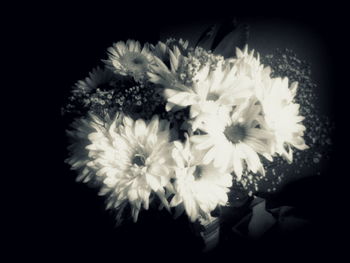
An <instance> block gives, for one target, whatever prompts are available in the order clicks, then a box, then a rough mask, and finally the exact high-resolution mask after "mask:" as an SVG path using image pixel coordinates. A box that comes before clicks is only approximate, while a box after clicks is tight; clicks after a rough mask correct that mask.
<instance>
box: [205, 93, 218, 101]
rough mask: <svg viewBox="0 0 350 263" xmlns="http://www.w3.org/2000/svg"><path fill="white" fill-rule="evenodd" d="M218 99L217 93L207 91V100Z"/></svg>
mask: <svg viewBox="0 0 350 263" xmlns="http://www.w3.org/2000/svg"><path fill="white" fill-rule="evenodd" d="M218 99H219V95H218V94H216V93H209V94H208V95H207V100H212V101H216V100H218Z"/></svg>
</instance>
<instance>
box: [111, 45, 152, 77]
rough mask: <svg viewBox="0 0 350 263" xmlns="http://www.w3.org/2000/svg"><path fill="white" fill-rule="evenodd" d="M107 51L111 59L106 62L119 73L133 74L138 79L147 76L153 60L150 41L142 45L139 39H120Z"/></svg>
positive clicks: (124, 74)
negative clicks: (124, 40)
mask: <svg viewBox="0 0 350 263" xmlns="http://www.w3.org/2000/svg"><path fill="white" fill-rule="evenodd" d="M107 51H108V55H109V59H108V60H106V61H105V62H106V64H107V65H109V67H110V68H112V69H113V70H114V72H116V73H117V74H120V75H123V76H132V77H133V78H134V79H135V80H137V81H140V80H142V79H144V78H145V77H146V72H147V70H148V68H149V66H150V64H151V63H152V62H153V54H152V53H151V51H150V48H149V44H148V43H146V44H145V45H144V46H143V47H141V44H140V42H138V41H134V40H127V41H126V43H125V42H123V41H119V42H117V43H115V44H114V45H113V46H112V47H110V48H108V50H107Z"/></svg>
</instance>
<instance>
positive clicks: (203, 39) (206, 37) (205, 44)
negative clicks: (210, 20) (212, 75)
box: [195, 24, 219, 50]
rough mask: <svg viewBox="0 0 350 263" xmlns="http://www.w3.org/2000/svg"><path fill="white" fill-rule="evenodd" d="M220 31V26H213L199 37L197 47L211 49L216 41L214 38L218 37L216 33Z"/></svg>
mask: <svg viewBox="0 0 350 263" xmlns="http://www.w3.org/2000/svg"><path fill="white" fill-rule="evenodd" d="M218 29H219V25H218V24H214V25H211V26H210V27H208V28H207V29H206V30H204V32H203V33H202V34H201V36H200V37H199V39H198V41H197V43H196V45H195V47H197V46H200V47H202V48H204V49H207V50H209V49H211V46H212V43H213V41H214V37H215V36H216V33H217V31H218Z"/></svg>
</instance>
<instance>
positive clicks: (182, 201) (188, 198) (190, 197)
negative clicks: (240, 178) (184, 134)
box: [170, 138, 232, 222]
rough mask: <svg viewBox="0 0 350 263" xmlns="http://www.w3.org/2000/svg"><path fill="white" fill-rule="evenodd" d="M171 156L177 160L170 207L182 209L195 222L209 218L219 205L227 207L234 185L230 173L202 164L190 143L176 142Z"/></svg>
mask: <svg viewBox="0 0 350 263" xmlns="http://www.w3.org/2000/svg"><path fill="white" fill-rule="evenodd" d="M174 144H175V147H174V149H173V152H172V156H173V158H174V160H175V164H176V166H175V181H174V190H175V195H174V196H173V198H172V200H171V202H170V205H171V206H172V207H178V206H182V207H183V209H184V210H185V211H186V213H187V215H188V217H189V218H190V220H191V221H192V222H194V221H196V220H197V219H201V218H204V219H209V218H210V213H211V212H212V211H213V210H214V209H215V208H216V207H217V206H219V205H226V203H227V201H228V197H227V192H229V187H230V186H231V185H232V176H231V175H230V173H227V172H221V171H220V170H219V169H217V168H216V167H214V166H213V165H211V164H209V165H203V164H202V162H201V158H200V157H199V156H201V154H200V153H198V151H196V149H194V148H193V146H192V145H191V143H190V141H189V140H188V138H187V140H186V142H185V144H182V143H180V142H178V141H176V142H174Z"/></svg>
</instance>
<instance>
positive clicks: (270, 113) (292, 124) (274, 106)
mask: <svg viewBox="0 0 350 263" xmlns="http://www.w3.org/2000/svg"><path fill="white" fill-rule="evenodd" d="M297 87H298V83H297V82H293V83H292V84H291V86H290V88H289V85H288V79H287V78H284V79H281V78H276V79H270V80H269V79H266V80H265V82H264V85H263V86H261V87H257V91H256V94H257V96H258V97H259V99H260V102H261V105H262V109H263V113H264V119H265V122H266V128H267V129H270V130H271V131H272V132H273V133H274V136H275V143H274V144H273V149H272V151H275V152H277V153H278V154H280V155H282V156H283V157H284V158H286V159H287V160H288V161H289V162H292V160H293V151H292V149H291V147H290V146H294V147H295V148H297V149H299V150H305V149H307V148H308V146H307V145H306V144H305V141H304V139H303V135H304V131H305V126H304V125H303V124H302V123H301V121H302V120H303V119H304V117H303V116H300V115H299V107H300V105H299V104H296V103H294V102H293V100H294V97H295V95H296V92H297Z"/></svg>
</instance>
